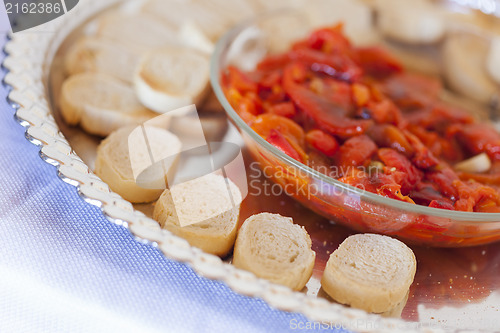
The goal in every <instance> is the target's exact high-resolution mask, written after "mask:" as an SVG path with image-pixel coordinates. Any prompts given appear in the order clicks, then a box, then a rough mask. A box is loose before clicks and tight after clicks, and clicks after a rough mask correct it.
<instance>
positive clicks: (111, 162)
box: [95, 126, 181, 203]
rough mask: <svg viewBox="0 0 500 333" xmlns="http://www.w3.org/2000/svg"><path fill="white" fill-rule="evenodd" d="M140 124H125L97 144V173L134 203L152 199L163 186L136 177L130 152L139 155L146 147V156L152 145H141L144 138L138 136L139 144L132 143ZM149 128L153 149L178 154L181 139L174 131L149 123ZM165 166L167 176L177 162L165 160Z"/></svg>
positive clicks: (149, 137)
mask: <svg viewBox="0 0 500 333" xmlns="http://www.w3.org/2000/svg"><path fill="white" fill-rule="evenodd" d="M136 128H137V127H136V126H127V127H124V128H121V129H119V130H117V131H115V132H113V133H111V135H109V136H108V137H107V138H106V139H105V140H103V141H102V142H101V144H100V145H99V146H98V148H97V159H96V162H95V173H96V175H98V176H99V177H100V178H101V179H102V180H103V181H104V182H105V183H106V184H108V185H109V187H110V188H111V190H113V191H114V192H116V193H118V194H119V195H121V196H122V197H123V198H124V199H125V200H128V201H130V202H132V203H146V202H152V201H154V200H156V199H158V197H159V196H160V195H161V193H162V192H163V189H161V188H160V189H148V188H142V187H140V186H139V185H137V183H136V181H135V179H134V172H133V169H132V164H131V157H130V153H131V152H135V153H136V157H137V155H138V154H137V153H138V152H141V151H142V152H143V155H144V159H148V156H147V155H148V146H146V145H141V142H140V141H141V140H135V142H137V143H136V145H137V146H134V147H131V146H130V144H134V143H133V142H134V141H132V140H129V136H130V134H131V133H132V132H133V131H134V130H135V129H136ZM145 130H146V131H147V136H148V141H149V148H150V149H152V150H153V153H155V152H158V151H162V152H164V153H165V152H168V154H170V155H175V154H178V153H179V152H180V149H181V143H180V141H179V139H178V138H177V137H176V136H175V135H174V134H172V133H170V132H168V131H167V130H165V129H161V128H156V127H147V128H145ZM151 147H152V148H151ZM164 167H165V169H164V172H165V173H166V174H165V175H164V176H163V178H165V177H166V176H168V174H169V173H172V172H174V170H175V163H171V164H169V165H165V164H164Z"/></svg>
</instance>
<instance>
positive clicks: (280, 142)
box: [266, 129, 304, 162]
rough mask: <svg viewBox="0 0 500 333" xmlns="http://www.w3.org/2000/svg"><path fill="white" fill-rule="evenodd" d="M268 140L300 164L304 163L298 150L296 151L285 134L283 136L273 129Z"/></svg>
mask: <svg viewBox="0 0 500 333" xmlns="http://www.w3.org/2000/svg"><path fill="white" fill-rule="evenodd" d="M266 140H267V142H269V143H270V144H272V145H273V146H275V147H276V148H278V149H279V150H281V151H282V152H284V153H285V154H287V155H288V156H290V157H291V158H293V159H295V160H297V161H299V162H304V161H303V159H302V157H301V156H300V154H299V153H298V152H297V150H295V148H294V147H293V146H292V144H291V143H290V142H289V141H288V140H287V139H286V138H285V136H284V135H283V134H281V133H280V132H278V131H277V130H275V129H271V131H270V132H269V135H268V137H267V139H266Z"/></svg>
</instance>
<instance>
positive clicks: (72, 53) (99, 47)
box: [64, 36, 140, 83]
mask: <svg viewBox="0 0 500 333" xmlns="http://www.w3.org/2000/svg"><path fill="white" fill-rule="evenodd" d="M139 59H140V52H139V51H134V50H133V49H131V48H128V47H125V46H123V45H120V44H118V43H115V42H113V41H110V40H106V39H104V38H99V37H95V36H84V37H82V38H80V39H79V40H78V41H77V42H76V43H75V44H73V45H72V46H71V48H70V49H69V50H68V52H67V53H66V57H65V59H64V60H65V62H64V65H65V68H66V72H67V73H68V74H69V75H75V74H79V73H84V72H97V73H104V74H108V75H111V76H113V77H115V78H117V79H120V80H123V81H125V82H128V83H132V82H133V78H134V70H135V67H136V66H137V63H138V62H139Z"/></svg>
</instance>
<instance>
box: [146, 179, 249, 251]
mask: <svg viewBox="0 0 500 333" xmlns="http://www.w3.org/2000/svg"><path fill="white" fill-rule="evenodd" d="M241 201H242V197H241V192H240V190H239V189H238V187H237V186H236V185H235V184H234V183H233V182H232V181H231V180H229V179H227V178H224V177H222V176H220V175H217V174H208V175H205V176H203V177H199V178H196V179H193V180H190V181H187V182H184V183H179V184H176V185H174V186H172V187H171V188H170V189H167V190H165V191H164V192H163V194H162V195H161V197H160V199H159V200H158V201H157V202H156V205H155V209H154V213H153V218H154V219H155V220H156V221H158V223H159V224H160V225H161V227H162V228H165V229H167V230H169V231H170V232H172V233H173V234H175V235H177V236H179V237H182V238H184V239H186V240H187V241H188V242H189V243H190V244H191V245H192V246H195V247H198V248H200V249H202V250H203V251H205V252H208V253H212V254H215V255H218V256H221V257H223V256H226V255H227V254H228V253H229V252H230V251H231V249H232V248H233V245H234V240H235V238H236V229H237V224H238V217H239V212H240V204H241Z"/></svg>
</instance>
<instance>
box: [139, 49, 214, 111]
mask: <svg viewBox="0 0 500 333" xmlns="http://www.w3.org/2000/svg"><path fill="white" fill-rule="evenodd" d="M209 67H210V64H209V59H208V57H207V56H206V55H204V54H202V53H200V52H198V51H196V50H194V49H191V48H187V47H165V48H160V49H156V50H153V51H151V52H148V53H147V54H146V55H145V56H144V57H143V58H142V60H141V62H140V64H139V66H138V68H137V70H136V74H135V80H134V82H135V91H136V93H137V96H138V97H139V100H140V101H141V102H142V104H143V105H145V106H146V107H148V108H150V109H151V110H154V111H156V112H158V113H165V112H168V111H172V110H175V109H177V108H180V107H183V106H186V105H190V104H196V103H198V102H199V101H200V100H201V99H202V98H203V96H204V95H205V93H206V92H207V88H208V81H209V71H210V68H209Z"/></svg>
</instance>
